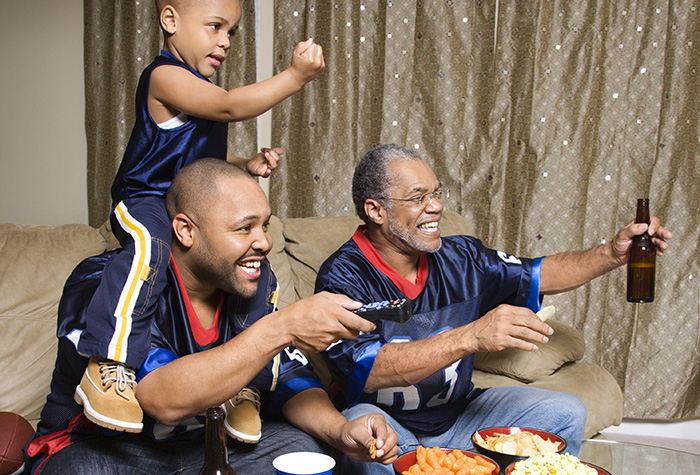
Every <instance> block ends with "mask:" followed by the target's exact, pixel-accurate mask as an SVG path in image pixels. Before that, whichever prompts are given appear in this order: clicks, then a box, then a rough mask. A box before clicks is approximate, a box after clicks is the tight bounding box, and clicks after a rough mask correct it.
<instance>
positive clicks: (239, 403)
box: [224, 387, 262, 444]
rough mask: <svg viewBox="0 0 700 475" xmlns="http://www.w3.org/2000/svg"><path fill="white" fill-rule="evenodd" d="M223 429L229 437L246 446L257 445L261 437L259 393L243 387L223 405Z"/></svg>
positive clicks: (253, 389)
mask: <svg viewBox="0 0 700 475" xmlns="http://www.w3.org/2000/svg"><path fill="white" fill-rule="evenodd" d="M224 411H226V420H225V421H224V427H226V432H227V433H228V435H229V436H231V437H233V438H234V439H236V440H240V441H241V442H245V443H246V444H257V443H258V441H259V440H260V436H261V435H262V421H261V420H260V392H259V391H258V390H257V389H255V388H248V387H245V388H243V389H241V390H240V391H239V392H238V394H236V395H235V396H234V397H232V398H231V399H229V400H228V401H226V402H225V403H224Z"/></svg>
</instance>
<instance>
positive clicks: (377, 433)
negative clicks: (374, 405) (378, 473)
mask: <svg viewBox="0 0 700 475" xmlns="http://www.w3.org/2000/svg"><path fill="white" fill-rule="evenodd" d="M340 433H341V440H340V442H339V443H340V446H339V447H338V448H339V449H340V450H342V451H343V452H344V453H345V454H347V455H349V456H350V457H352V458H354V459H356V460H361V461H363V462H380V463H383V464H384V465H388V464H390V463H393V462H394V461H395V460H396V458H397V455H398V453H399V449H398V447H397V446H396V442H397V441H398V436H397V435H396V432H394V429H392V428H391V426H390V425H389V424H388V423H387V422H386V420H385V419H384V417H383V416H382V415H381V414H369V415H366V416H361V417H358V418H357V419H354V420H352V421H349V422H347V423H346V424H344V425H343V426H342V427H341V432H340ZM374 439H376V440H377V442H376V445H375V447H376V449H377V450H376V454H375V455H376V457H375V458H372V457H371V456H370V450H369V448H370V445H371V443H372V441H373V440H374Z"/></svg>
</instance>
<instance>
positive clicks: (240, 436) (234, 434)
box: [224, 421, 262, 444]
mask: <svg viewBox="0 0 700 475" xmlns="http://www.w3.org/2000/svg"><path fill="white" fill-rule="evenodd" d="M224 427H225V428H226V433H227V434H228V435H229V437H231V438H232V439H236V440H237V441H239V442H243V443H244V444H257V443H258V442H259V441H260V437H261V436H262V431H261V432H259V433H258V435H257V436H256V435H250V434H244V433H243V432H239V431H237V430H236V429H234V428H233V427H231V426H230V425H229V424H228V422H226V421H224Z"/></svg>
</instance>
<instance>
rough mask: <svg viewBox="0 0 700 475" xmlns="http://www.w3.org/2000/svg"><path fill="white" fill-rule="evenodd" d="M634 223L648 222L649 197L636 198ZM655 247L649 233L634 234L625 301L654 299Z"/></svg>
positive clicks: (637, 301) (640, 301)
mask: <svg viewBox="0 0 700 475" xmlns="http://www.w3.org/2000/svg"><path fill="white" fill-rule="evenodd" d="M634 222H635V223H646V224H649V198H644V199H638V200H637V217H636V218H635V220H634ZM655 273H656V247H655V246H654V243H652V242H651V236H649V233H647V232H644V234H641V235H639V236H635V237H634V239H633V240H632V247H631V248H630V252H629V261H628V262H627V301H628V302H635V303H643V302H653V301H654V276H655Z"/></svg>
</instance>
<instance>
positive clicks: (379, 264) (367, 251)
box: [352, 225, 428, 300]
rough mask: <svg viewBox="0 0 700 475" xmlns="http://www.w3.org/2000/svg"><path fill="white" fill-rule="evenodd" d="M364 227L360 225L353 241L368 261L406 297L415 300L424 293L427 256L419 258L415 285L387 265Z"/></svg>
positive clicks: (423, 255)
mask: <svg viewBox="0 0 700 475" xmlns="http://www.w3.org/2000/svg"><path fill="white" fill-rule="evenodd" d="M365 229H366V227H365V226H364V225H360V226H359V227H358V228H357V230H356V231H355V234H353V236H352V240H353V241H355V244H357V247H359V248H360V252H362V254H363V255H364V256H365V258H367V260H368V261H369V262H370V264H372V265H373V266H374V267H375V268H376V269H377V270H378V271H379V272H381V273H382V274H384V275H385V276H387V277H388V278H389V280H391V281H392V282H393V283H394V285H395V286H396V287H398V288H399V290H400V291H401V293H403V294H404V295H405V296H406V297H408V298H409V299H411V300H413V299H415V298H416V297H418V295H419V294H420V293H421V292H422V291H423V287H424V286H425V280H426V277H427V276H428V258H427V257H426V255H425V254H421V255H420V257H419V258H418V275H417V276H416V283H415V284H414V283H413V282H411V281H410V280H408V279H407V278H405V277H404V276H402V275H401V274H399V273H398V272H396V271H395V270H394V268H393V267H391V266H390V265H389V264H387V263H386V261H385V260H384V259H382V256H380V255H379V253H378V252H377V250H376V249H375V248H374V246H373V245H372V243H371V242H369V239H367V236H365Z"/></svg>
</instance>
